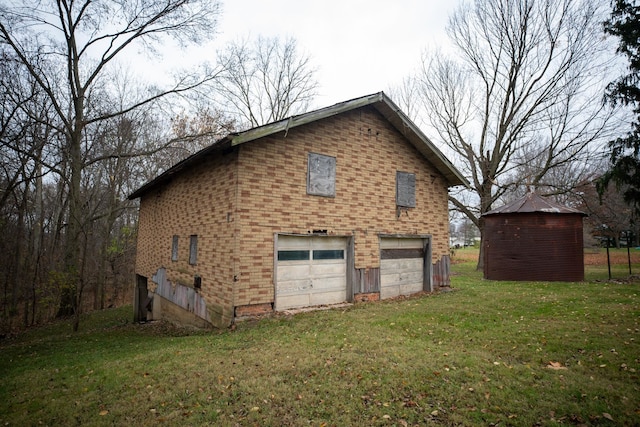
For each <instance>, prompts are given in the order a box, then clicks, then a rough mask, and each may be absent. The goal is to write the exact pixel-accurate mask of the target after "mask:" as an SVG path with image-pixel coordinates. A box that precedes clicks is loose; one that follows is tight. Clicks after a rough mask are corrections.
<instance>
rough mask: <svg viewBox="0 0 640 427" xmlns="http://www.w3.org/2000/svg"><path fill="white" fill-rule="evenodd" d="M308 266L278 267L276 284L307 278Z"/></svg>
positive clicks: (309, 268) (282, 265)
mask: <svg viewBox="0 0 640 427" xmlns="http://www.w3.org/2000/svg"><path fill="white" fill-rule="evenodd" d="M310 272H311V266H310V265H308V264H307V265H284V264H282V263H281V264H279V265H278V282H281V281H287V280H294V279H297V278H300V277H309V274H310Z"/></svg>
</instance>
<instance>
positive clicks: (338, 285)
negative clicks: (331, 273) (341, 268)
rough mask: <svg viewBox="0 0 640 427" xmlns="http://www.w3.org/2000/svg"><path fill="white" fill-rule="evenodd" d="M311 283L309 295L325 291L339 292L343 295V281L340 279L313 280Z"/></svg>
mask: <svg viewBox="0 0 640 427" xmlns="http://www.w3.org/2000/svg"><path fill="white" fill-rule="evenodd" d="M311 283H312V287H311V290H310V291H311V293H318V292H322V291H326V290H340V291H342V292H343V293H344V280H343V279H342V278H341V277H325V278H314V279H313V280H311Z"/></svg>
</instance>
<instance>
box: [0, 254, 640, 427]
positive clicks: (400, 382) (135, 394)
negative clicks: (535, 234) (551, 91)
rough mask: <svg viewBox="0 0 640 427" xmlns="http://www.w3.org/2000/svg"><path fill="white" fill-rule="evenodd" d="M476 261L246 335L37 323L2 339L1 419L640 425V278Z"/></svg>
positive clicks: (240, 329) (108, 316)
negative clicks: (554, 278) (513, 275)
mask: <svg viewBox="0 0 640 427" xmlns="http://www.w3.org/2000/svg"><path fill="white" fill-rule="evenodd" d="M473 267H474V265H473V262H472V261H468V262H463V263H458V264H454V265H453V266H452V270H453V272H454V276H453V281H452V282H453V283H452V285H453V289H454V290H453V291H452V292H446V293H439V294H434V295H422V296H419V297H413V298H407V299H401V300H395V301H385V302H379V303H366V304H358V305H355V306H352V307H350V308H347V309H340V310H328V311H317V312H311V313H304V314H299V315H296V316H275V317H273V318H268V319H263V320H260V321H248V322H243V323H240V324H238V326H237V329H236V330H235V331H232V332H231V331H220V332H193V331H186V330H180V329H176V328H173V327H171V326H168V325H166V324H162V323H153V324H147V325H134V324H131V322H130V319H131V318H132V309H131V307H125V308H122V309H115V310H107V311H103V312H99V313H95V314H92V315H90V316H88V317H85V318H83V320H82V323H81V325H80V327H81V330H80V332H78V333H76V334H73V333H71V332H70V331H71V326H70V325H69V324H65V323H64V322H62V323H56V324H53V325H50V326H47V327H42V328H38V329H34V330H32V331H29V332H27V333H25V334H23V335H21V336H19V337H17V338H12V339H9V340H5V341H4V342H2V343H0V381H1V382H0V424H1V425H10V426H26V425H49V426H60V425H62V426H66V425H137V426H156V425H180V426H182V425H230V426H234V425H240V426H253V425H258V426H265V425H267V426H268V425H272V426H282V425H287V426H289V425H292V426H303V425H304V426H307V425H311V426H334V425H335V426H344V425H357V426H364V425H395V426H409V425H425V424H434V425H492V424H493V425H495V424H500V425H523V426H531V425H536V424H539V425H639V424H640V375H639V373H638V371H640V296H639V293H640V284H639V283H638V282H635V283H628V282H606V281H595V280H596V279H598V280H600V279H601V278H600V272H599V271H598V272H594V273H593V274H592V272H591V271H590V270H588V271H587V280H591V281H588V282H584V283H545V282H536V283H517V282H494V281H486V280H483V279H482V278H481V274H480V273H478V272H476V271H475V270H474V268H473ZM638 267H639V266H638V265H637V264H636V265H634V268H635V271H638V270H639V268H638ZM605 272H606V269H605ZM590 277H592V278H591V279H590Z"/></svg>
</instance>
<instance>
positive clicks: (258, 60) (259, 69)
mask: <svg viewBox="0 0 640 427" xmlns="http://www.w3.org/2000/svg"><path fill="white" fill-rule="evenodd" d="M218 62H219V63H220V64H224V66H225V71H224V73H223V74H222V75H221V78H220V79H218V86H217V90H218V93H219V95H220V96H221V97H222V98H223V101H222V102H223V104H224V105H225V109H226V110H227V112H228V113H229V114H232V115H237V116H239V117H240V120H241V121H242V122H244V124H246V126H248V127H253V126H259V125H263V124H266V123H271V122H274V121H278V120H281V119H284V118H286V117H289V116H291V115H294V114H298V113H302V112H305V111H306V110H307V109H308V107H309V104H310V103H311V102H312V101H313V98H314V97H315V96H316V93H317V89H318V83H317V81H316V80H315V78H314V72H315V69H314V68H313V67H312V65H311V58H310V57H309V56H306V55H304V54H301V53H300V52H299V51H298V47H297V42H296V40H295V39H293V38H287V39H286V40H285V41H284V42H282V41H281V40H280V39H279V38H277V37H276V38H264V37H258V38H257V39H256V40H255V41H252V42H250V41H248V40H246V39H245V40H242V41H239V42H233V43H231V44H230V45H229V46H227V47H226V48H225V49H224V50H222V51H221V52H219V53H218Z"/></svg>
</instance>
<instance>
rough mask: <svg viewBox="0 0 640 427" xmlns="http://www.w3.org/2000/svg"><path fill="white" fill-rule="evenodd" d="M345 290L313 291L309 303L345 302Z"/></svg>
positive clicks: (328, 303)
mask: <svg viewBox="0 0 640 427" xmlns="http://www.w3.org/2000/svg"><path fill="white" fill-rule="evenodd" d="M344 295H345V294H344V290H336V291H334V292H322V293H313V294H311V295H310V304H309V305H331V304H339V303H341V302H344Z"/></svg>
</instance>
